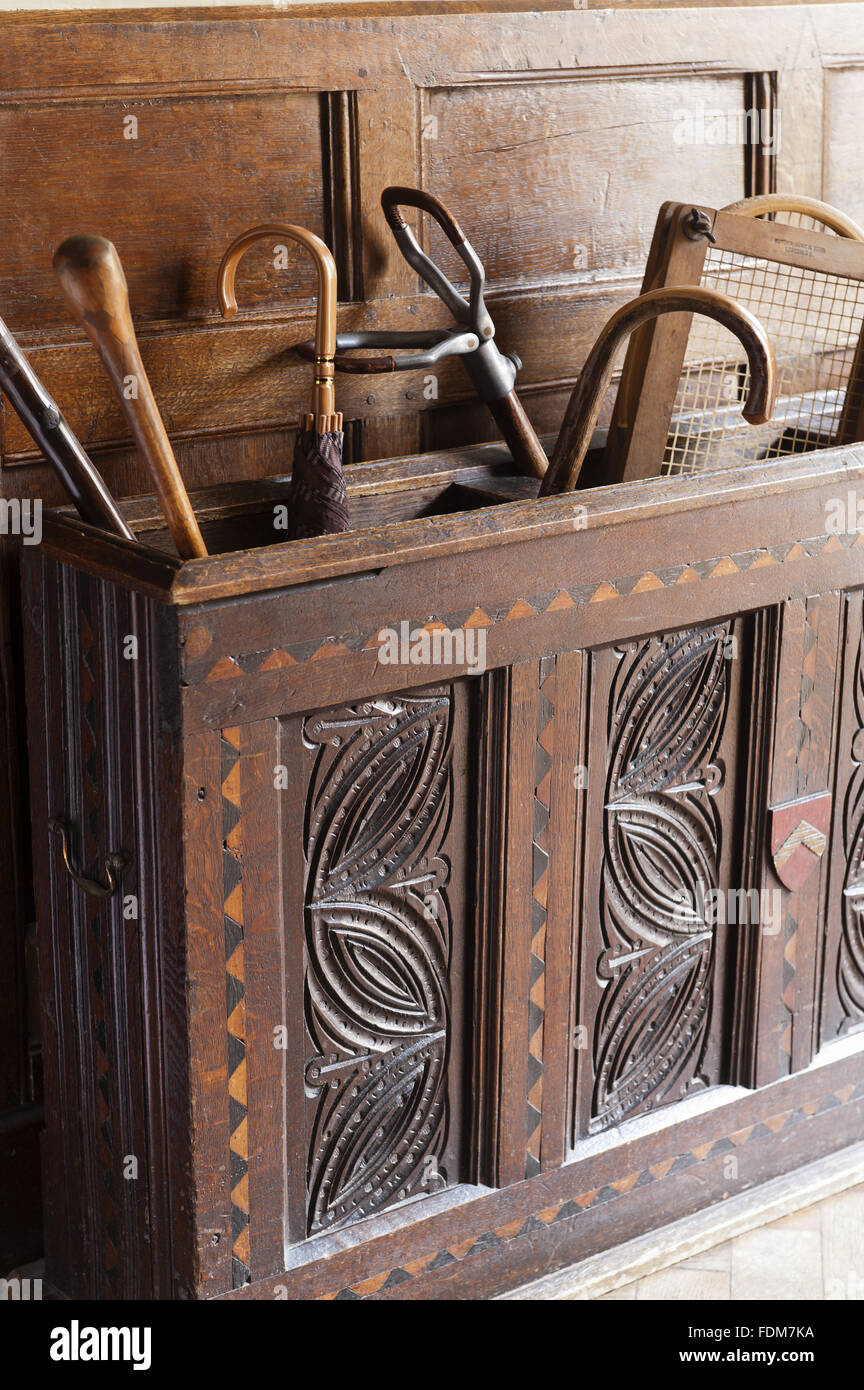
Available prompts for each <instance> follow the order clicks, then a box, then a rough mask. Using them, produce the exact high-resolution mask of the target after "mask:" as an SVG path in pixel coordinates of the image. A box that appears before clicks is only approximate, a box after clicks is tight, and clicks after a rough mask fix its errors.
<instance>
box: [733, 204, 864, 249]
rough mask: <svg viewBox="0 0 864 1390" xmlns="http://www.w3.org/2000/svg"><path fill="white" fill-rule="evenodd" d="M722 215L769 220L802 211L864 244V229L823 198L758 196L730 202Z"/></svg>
mask: <svg viewBox="0 0 864 1390" xmlns="http://www.w3.org/2000/svg"><path fill="white" fill-rule="evenodd" d="M720 211H721V212H732V213H735V215H736V216H738V217H767V216H768V215H769V214H771V213H775V212H798V213H801V215H802V216H803V217H812V218H813V221H814V222H821V223H822V225H823V227H830V228H831V231H832V232H836V233H837V235H838V236H844V237H849V238H850V239H851V240H852V241H864V228H862V227H859V226H858V223H857V222H853V220H852V218H851V217H847V216H846V214H845V212H841V211H840V209H839V208H834V207H832V206H831V204H830V203H823V202H822V201H821V199H820V198H805V197H803V196H800V195H799V194H797V193H758V194H756V195H755V197H753V198H741V199H740V201H739V202H737V203H729V204H727V206H726V207H725V208H721V209H720Z"/></svg>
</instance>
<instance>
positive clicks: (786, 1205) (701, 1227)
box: [499, 1143, 864, 1301]
mask: <svg viewBox="0 0 864 1390" xmlns="http://www.w3.org/2000/svg"><path fill="white" fill-rule="evenodd" d="M860 1182H864V1143H861V1144H853V1145H852V1146H851V1147H849V1148H846V1149H840V1150H838V1151H837V1153H833V1154H828V1155H827V1156H826V1157H825V1158H820V1159H818V1160H817V1161H816V1162H815V1163H808V1164H807V1165H806V1166H805V1167H803V1168H796V1169H794V1170H793V1171H792V1172H791V1173H784V1174H783V1175H782V1177H779V1178H772V1179H771V1180H770V1181H769V1182H766V1183H762V1184H761V1185H760V1186H759V1187H754V1188H752V1189H750V1190H749V1191H747V1192H739V1193H736V1195H735V1196H734V1197H728V1198H727V1199H726V1200H725V1201H723V1202H718V1203H716V1204H715V1205H714V1206H711V1207H705V1208H704V1210H702V1211H698V1212H695V1213H694V1214H693V1215H692V1216H685V1217H683V1218H682V1219H681V1220H680V1221H673V1222H672V1223H671V1224H670V1225H668V1226H661V1227H658V1229H657V1230H655V1231H649V1232H648V1233H647V1234H646V1235H643V1236H638V1237H637V1238H636V1239H635V1240H629V1241H627V1242H626V1243H625V1244H623V1245H618V1246H616V1247H615V1248H614V1249H612V1250H604V1251H603V1252H602V1253H601V1254H599V1255H591V1256H590V1257H589V1258H588V1259H586V1260H581V1261H580V1262H579V1263H578V1264H574V1265H569V1266H568V1267H567V1268H566V1269H560V1270H557V1271H556V1273H554V1274H547V1275H544V1277H543V1278H542V1279H535V1280H534V1281H533V1282H532V1283H530V1284H522V1285H520V1287H519V1288H518V1289H513V1290H511V1291H510V1292H509V1293H504V1294H500V1295H499V1300H507V1299H517V1300H541V1301H547V1300H552V1301H554V1300H556V1299H566V1300H590V1299H594V1298H599V1297H600V1296H601V1295H602V1294H604V1293H611V1292H612V1290H613V1289H619V1288H621V1286H622V1285H623V1284H630V1283H632V1282H633V1281H634V1280H635V1279H641V1278H643V1277H644V1276H645V1275H647V1274H654V1273H656V1271H657V1270H660V1269H667V1268H668V1267H669V1265H673V1264H677V1263H678V1261H679V1260H686V1259H689V1258H690V1256H691V1255H698V1254H701V1252H702V1251H703V1250H710V1249H711V1248H712V1247H713V1246H715V1245H721V1244H722V1243H723V1242H724V1241H727V1240H731V1239H732V1238H733V1237H734V1236H740V1235H743V1234H744V1232H746V1231H753V1230H756V1229H757V1227H759V1226H766V1225H767V1224H768V1223H769V1222H771V1221H777V1220H779V1219H780V1217H782V1216H789V1215H791V1213H792V1212H795V1211H801V1210H802V1209H803V1208H804V1207H810V1206H813V1205H814V1203H816V1202H821V1201H823V1200H824V1199H825V1198H826V1197H832V1196H834V1194H835V1193H837V1192H843V1191H845V1189H846V1188H848V1187H854V1186H855V1185H856V1184H857V1183H860Z"/></svg>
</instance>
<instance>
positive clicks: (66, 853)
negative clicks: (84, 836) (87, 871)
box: [48, 816, 126, 898]
mask: <svg viewBox="0 0 864 1390" xmlns="http://www.w3.org/2000/svg"><path fill="white" fill-rule="evenodd" d="M48 829H49V830H50V831H52V833H54V834H57V835H59V836H60V843H61V844H62V846H63V863H64V864H65V865H66V872H67V873H68V875H69V877H70V878H71V879H72V882H73V883H76V884H77V885H78V887H79V888H83V890H84V892H85V893H87V894H89V896H90V897H91V898H113V896H114V894H115V893H116V892H117V889H118V888H119V887H120V875H121V874H122V872H123V869H124V868H125V865H126V860H125V858H124V856H123V855H122V854H109V855H108V856H107V857H106V859H105V877H106V878H107V880H108V887H107V888H105V887H103V885H102V884H101V883H97V882H96V880H95V879H92V878H85V877H84V876H83V874H79V873H78V872H77V871H76V870H75V869H74V868H73V865H72V855H71V852H70V849H69V834H68V827H67V825H66V822H65V821H64V820H62V819H61V818H60V817H59V816H52V817H51V819H50V820H49V822H48Z"/></svg>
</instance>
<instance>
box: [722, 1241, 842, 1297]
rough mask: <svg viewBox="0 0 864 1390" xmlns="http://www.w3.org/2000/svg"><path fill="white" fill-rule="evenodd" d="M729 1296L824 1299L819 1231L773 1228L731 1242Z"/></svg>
mask: <svg viewBox="0 0 864 1390" xmlns="http://www.w3.org/2000/svg"><path fill="white" fill-rule="evenodd" d="M730 1294H731V1297H732V1299H733V1300H734V1299H758V1298H767V1299H777V1300H781V1301H782V1300H793V1299H808V1298H812V1299H818V1300H821V1299H823V1298H824V1292H823V1286H822V1241H821V1235H820V1232H819V1231H813V1230H803V1231H801V1230H780V1229H778V1228H777V1226H776V1225H774V1226H763V1227H761V1228H760V1229H759V1230H757V1231H748V1233H747V1234H746V1235H743V1236H738V1237H737V1238H736V1239H735V1240H733V1242H732V1279H731V1284H730Z"/></svg>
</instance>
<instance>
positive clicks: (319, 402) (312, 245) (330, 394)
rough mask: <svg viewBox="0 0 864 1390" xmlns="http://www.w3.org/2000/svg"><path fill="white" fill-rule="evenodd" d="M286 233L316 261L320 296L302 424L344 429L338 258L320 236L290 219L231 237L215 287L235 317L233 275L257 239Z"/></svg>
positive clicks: (323, 430) (225, 313)
mask: <svg viewBox="0 0 864 1390" xmlns="http://www.w3.org/2000/svg"><path fill="white" fill-rule="evenodd" d="M274 236H277V237H287V238H288V240H289V241H296V242H297V243H298V245H300V246H303V247H305V249H306V250H307V251H308V252H309V253H310V255H311V256H312V259H313V260H314V262H315V267H316V269H317V272H318V298H317V303H316V309H315V357H314V361H315V386H314V390H313V395H312V410H311V412H308V413H306V412H304V413H302V414H301V416H300V428H301V429H304V430H315V432H316V433H318V434H327V433H329V432H330V431H331V430H341V428H342V416H341V415H340V414H339V413H338V412H337V411H336V409H335V397H334V391H333V377H334V373H335V368H334V366H333V358H334V356H335V354H336V262H335V261H334V259H333V256H332V253H331V251H330V249H329V247H327V246H326V245H325V244H324V242H323V241H322V240H321V238H320V237H318V236H316V235H315V233H314V232H310V231H307V229H306V228H305V227H295V226H294V225H293V224H292V223H290V222H265V223H262V224H261V225H260V226H258V227H250V228H249V230H248V231H246V232H243V233H242V234H241V235H240V236H238V237H236V238H235V240H234V241H232V243H231V245H230V246H229V247H228V250H227V251H226V252H225V255H224V256H223V257H222V261H221V264H220V266H219V271H218V274H217V276H216V289H217V293H218V295H219V307H220V309H221V311H222V317H223V318H224V319H232V318H233V317H234V315H235V314H236V313H237V299H236V297H235V294H234V276H235V274H236V272H237V266H238V265H239V263H240V261H241V259H242V257H243V256H244V255H245V254H246V252H247V251H248V250H249V247H250V246H254V245H255V243H256V241H265V240H268V239H269V238H270V237H274Z"/></svg>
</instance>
